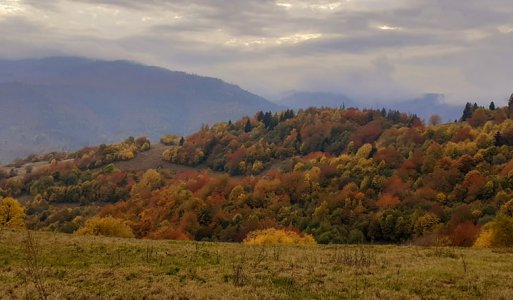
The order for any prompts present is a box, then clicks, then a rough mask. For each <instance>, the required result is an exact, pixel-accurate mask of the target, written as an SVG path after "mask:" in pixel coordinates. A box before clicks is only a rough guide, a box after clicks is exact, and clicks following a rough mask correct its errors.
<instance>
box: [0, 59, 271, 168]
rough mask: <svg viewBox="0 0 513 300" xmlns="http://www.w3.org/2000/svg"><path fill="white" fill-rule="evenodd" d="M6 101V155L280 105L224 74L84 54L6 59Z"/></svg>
mask: <svg viewBox="0 0 513 300" xmlns="http://www.w3.org/2000/svg"><path fill="white" fill-rule="evenodd" d="M0 103H1V107H0V161H1V162H7V161H11V160H13V159H14V158H16V157H23V156H26V155H28V154H32V153H37V152H42V151H55V150H70V149H76V148H79V147H82V146H86V145H93V144H94V145H95V144H99V143H109V142H114V141H117V140H120V139H124V138H126V137H127V136H130V135H133V136H141V135H145V136H148V137H150V138H152V139H156V138H159V137H160V136H161V135H162V134H164V133H174V134H187V133H191V132H194V131H195V130H197V129H198V128H200V127H201V125H202V124H212V123H214V122H217V121H221V120H230V119H232V120H235V119H239V118H240V117H242V116H244V115H251V116H252V115H254V114H255V112H256V111H258V110H264V111H268V110H273V111H274V110H278V109H279V107H278V106H277V105H276V104H274V103H272V102H269V101H268V100H266V99H264V98H262V97H260V96H257V95H255V94H252V93H250V92H248V91H245V90H243V89H241V88H240V87H238V86H236V85H233V84H228V83H226V82H223V81H222V80H220V79H216V78H210V77H202V76H197V75H191V74H187V73H184V72H176V71H170V70H167V69H163V68H158V67H150V66H145V65H141V64H137V63H133V62H129V61H101V60H90V59H84V58H76V57H51V58H44V59H25V60H17V61H7V60H0Z"/></svg>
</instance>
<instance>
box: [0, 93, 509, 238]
mask: <svg viewBox="0 0 513 300" xmlns="http://www.w3.org/2000/svg"><path fill="white" fill-rule="evenodd" d="M512 117H513V99H512V100H511V101H510V105H509V106H507V107H500V108H496V107H494V105H490V107H489V108H483V107H478V106H477V105H471V104H468V105H467V106H466V108H465V111H464V112H463V115H462V118H461V120H460V121H459V122H455V123H448V124H437V120H436V118H434V119H432V120H431V124H423V123H422V122H421V120H420V119H419V118H418V117H416V116H415V115H406V114H403V113H400V112H398V111H386V110H384V109H383V110H358V109H351V108H348V109H332V108H322V109H320V108H310V109H307V110H299V111H297V112H295V111H292V110H287V111H283V112H281V113H265V112H258V113H257V114H256V115H255V116H253V117H245V118H242V119H240V120H238V121H235V122H221V123H217V124H215V125H213V126H211V127H208V126H203V128H202V129H201V130H199V131H198V132H196V133H195V134H192V135H190V136H187V137H184V138H181V137H178V136H171V135H168V136H164V137H163V138H162V140H161V142H162V143H163V144H164V145H159V146H158V147H155V145H150V142H149V141H148V140H147V139H145V138H139V139H134V138H129V139H127V140H125V141H124V142H122V143H120V144H116V145H101V146H98V147H89V148H85V149H82V150H81V151H78V152H76V153H68V154H66V153H61V154H58V153H54V154H49V155H47V156H46V157H31V158H30V159H29V160H27V161H25V162H22V161H19V162H18V166H17V167H16V168H12V170H8V169H6V170H4V172H3V175H2V177H3V178H2V180H1V181H0V186H1V190H0V194H1V195H2V196H4V197H15V198H18V199H20V202H21V203H22V205H24V206H25V213H26V215H27V220H28V224H29V226H30V227H31V228H35V229H50V230H58V231H64V232H75V231H77V230H78V229H80V228H88V227H94V226H100V225H101V226H103V227H116V226H126V225H128V227H129V230H130V231H131V232H132V233H133V234H134V235H135V236H136V237H138V238H150V239H195V240H208V241H242V240H243V239H244V238H245V237H246V235H247V234H248V233H249V232H251V231H254V230H256V229H262V228H268V227H280V228H287V229H289V230H294V231H299V232H303V233H309V234H312V235H313V236H314V238H315V239H316V241H317V242H319V243H362V242H376V243H402V242H410V241H411V242H415V243H418V244H434V243H443V244H452V245H458V246H471V245H473V244H474V243H475V241H476V239H477V238H478V236H480V234H481V236H480V238H479V243H480V244H481V245H484V246H487V245H491V244H493V243H496V244H508V243H511V237H509V239H510V240H508V237H507V236H506V237H504V236H499V235H500V234H498V232H500V228H506V229H508V228H509V229H512V228H513V221H511V220H512V219H511V217H512V214H513V200H512V199H513V160H512V158H513V151H512V150H513V119H512ZM156 152H158V153H157V154H158V155H159V156H160V155H161V157H162V160H158V161H157V162H156V163H154V164H153V165H152V166H151V168H147V166H148V164H146V165H145V166H146V167H145V168H141V169H138V168H137V167H136V166H137V165H141V163H142V162H143V161H144V160H146V159H147V157H150V156H151V155H155V154H156ZM29 161H30V163H29ZM38 161H42V162H39V163H38ZM45 162H48V163H45ZM127 163H131V164H132V165H131V166H132V167H130V168H127ZM31 164H32V165H35V166H37V168H36V167H34V166H31ZM91 217H95V218H92V219H90V218H91ZM98 224H100V225H98ZM101 226H100V227H101ZM508 226H509V227H508ZM509 229H508V230H509ZM496 233H497V234H496ZM483 236H484V237H486V238H484V237H483Z"/></svg>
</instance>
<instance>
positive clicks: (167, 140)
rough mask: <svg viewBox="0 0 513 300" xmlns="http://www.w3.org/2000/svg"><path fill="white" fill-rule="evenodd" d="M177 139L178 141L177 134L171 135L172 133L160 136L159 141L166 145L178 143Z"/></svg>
mask: <svg viewBox="0 0 513 300" xmlns="http://www.w3.org/2000/svg"><path fill="white" fill-rule="evenodd" d="M179 141H180V138H179V137H178V136H176V135H172V134H166V135H164V136H163V137H161V138H160V143H162V144H164V145H167V146H175V145H178V144H179Z"/></svg>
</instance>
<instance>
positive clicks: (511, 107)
mask: <svg viewBox="0 0 513 300" xmlns="http://www.w3.org/2000/svg"><path fill="white" fill-rule="evenodd" d="M508 117H510V118H512V117H513V94H511V96H510V97H509V100H508Z"/></svg>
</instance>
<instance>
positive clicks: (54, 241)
mask: <svg viewBox="0 0 513 300" xmlns="http://www.w3.org/2000/svg"><path fill="white" fill-rule="evenodd" d="M31 235H32V238H29V241H30V242H35V247H27V237H28V234H27V232H24V231H11V230H6V229H4V230H3V231H1V232H0V297H3V298H37V297H39V295H40V294H41V293H42V291H43V290H44V293H45V294H46V295H48V298H49V299H57V298H58V299H60V298H70V299H85V298H118V299H126V298H135V299H140V298H172V299H289V298H293V299H301V298H305V299H344V298H345V299H354V298H361V299H438V298H444V299H447V298H449V299H450V298H458V299H473V298H474V299H477V298H479V299H482V298H488V299H513V251H510V250H495V251H493V250H474V249H460V248H457V249H453V248H419V247H407V246H400V247H399V246H248V245H240V244H222V243H198V242H175V241H147V240H135V239H114V238H102V237H78V236H72V235H65V234H54V233H48V232H34V233H32V234H31ZM29 246H30V244H29ZM35 283H36V284H35Z"/></svg>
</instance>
